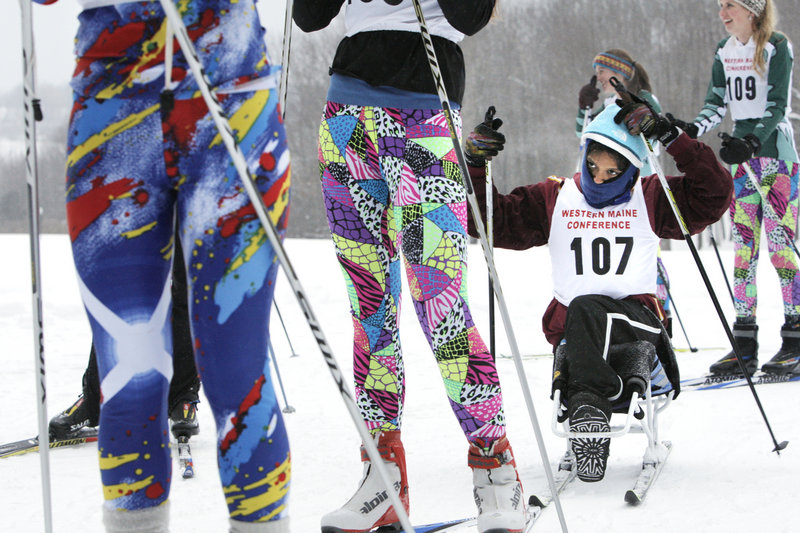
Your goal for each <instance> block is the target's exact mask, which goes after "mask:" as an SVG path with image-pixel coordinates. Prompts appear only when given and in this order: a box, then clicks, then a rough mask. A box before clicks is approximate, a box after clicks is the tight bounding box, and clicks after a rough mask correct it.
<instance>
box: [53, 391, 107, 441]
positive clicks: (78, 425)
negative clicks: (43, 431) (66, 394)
mask: <svg viewBox="0 0 800 533" xmlns="http://www.w3.org/2000/svg"><path fill="white" fill-rule="evenodd" d="M91 403H92V402H91V401H87V400H86V397H85V396H84V395H83V394H81V395H80V396H78V399H77V400H76V401H75V403H73V404H72V405H70V406H69V407H68V408H67V409H65V410H64V411H62V412H60V413H59V414H57V415H56V416H54V417H53V418H51V419H50V439H58V440H62V439H69V438H73V437H75V436H77V435H78V434H80V432H81V430H82V429H83V428H88V427H92V428H93V427H97V424H99V422H100V407H99V406H98V405H95V406H94V409H93V408H92V407H91V406H90V404H91Z"/></svg>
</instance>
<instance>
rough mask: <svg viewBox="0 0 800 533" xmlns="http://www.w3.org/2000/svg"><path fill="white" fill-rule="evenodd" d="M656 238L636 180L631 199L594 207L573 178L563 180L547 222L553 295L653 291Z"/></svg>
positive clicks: (560, 298)
mask: <svg viewBox="0 0 800 533" xmlns="http://www.w3.org/2000/svg"><path fill="white" fill-rule="evenodd" d="M659 240H660V239H659V237H658V235H656V234H655V233H653V230H652V228H651V227H650V220H649V218H648V216H647V206H646V205H645V202H644V194H643V193H642V186H641V182H640V181H638V180H637V182H636V185H635V186H634V188H633V194H632V197H631V200H630V201H629V202H627V203H625V204H621V205H618V206H615V205H612V206H607V207H604V208H602V209H595V208H594V207H592V206H590V205H589V204H588V203H587V202H586V200H585V199H584V197H583V195H582V194H581V192H580V191H579V190H578V186H577V185H576V184H575V180H573V179H569V180H567V181H566V182H565V183H564V186H563V187H562V188H561V191H560V192H559V194H558V198H557V200H556V205H555V209H554V210H553V217H552V220H551V226H550V243H549V244H550V261H551V263H552V265H551V266H552V272H553V296H554V297H555V298H556V299H557V300H558V301H559V302H561V303H562V304H564V305H566V306H569V304H570V302H571V301H572V300H573V298H575V297H577V296H582V295H584V294H603V295H606V296H610V297H612V298H616V299H621V298H625V297H626V296H630V295H632V294H653V293H655V290H656V268H657V267H656V261H657V259H658V244H659Z"/></svg>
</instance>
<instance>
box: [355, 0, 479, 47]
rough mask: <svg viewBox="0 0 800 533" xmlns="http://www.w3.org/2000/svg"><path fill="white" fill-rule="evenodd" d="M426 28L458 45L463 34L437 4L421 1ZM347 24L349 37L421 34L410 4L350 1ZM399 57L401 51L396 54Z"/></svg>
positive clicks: (392, 0)
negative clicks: (372, 33) (391, 32)
mask: <svg viewBox="0 0 800 533" xmlns="http://www.w3.org/2000/svg"><path fill="white" fill-rule="evenodd" d="M420 7H422V14H423V15H424V16H425V24H426V25H427V26H428V32H429V33H430V34H431V35H437V36H439V37H445V38H446V39H450V40H451V41H453V42H455V43H457V42H460V41H462V40H463V39H464V34H463V33H461V32H460V31H458V30H457V29H455V28H454V27H452V26H451V25H450V23H449V22H447V19H446V18H445V17H444V14H443V13H442V9H441V8H440V7H439V2H438V0H420ZM344 24H345V28H346V31H347V33H346V35H347V36H348V37H350V36H352V35H355V34H356V33H359V32H362V31H376V30H398V31H411V32H415V33H419V22H418V21H417V15H416V13H415V12H414V4H413V2H412V1H411V0H347V8H346V10H345V16H344ZM397 53H398V54H401V53H402V50H398V51H397Z"/></svg>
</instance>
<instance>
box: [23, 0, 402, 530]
mask: <svg viewBox="0 0 800 533" xmlns="http://www.w3.org/2000/svg"><path fill="white" fill-rule="evenodd" d="M21 1H24V0H21ZM159 2H160V4H161V7H162V8H163V9H164V13H165V15H166V19H167V22H168V23H169V24H171V25H172V29H173V31H174V32H175V37H176V38H177V40H178V44H180V47H181V50H182V51H183V55H184V56H185V57H186V62H187V63H188V64H189V68H190V70H191V71H192V76H193V77H194V79H195V81H196V82H197V86H198V87H199V88H200V92H201V93H202V95H203V100H205V102H206V105H207V106H208V111H209V114H210V115H211V117H212V119H213V120H214V123H215V124H216V126H217V129H218V130H219V134H220V137H221V139H222V141H223V143H224V144H225V148H226V150H227V151H228V155H229V156H230V158H231V162H232V163H233V165H234V167H235V168H236V172H237V173H238V175H239V179H240V180H241V182H242V185H243V186H244V188H245V191H246V192H247V196H248V197H249V198H250V202H251V203H252V204H253V209H254V210H255V212H256V214H257V215H258V219H259V220H260V221H261V225H262V226H263V228H264V232H265V233H266V234H267V238H268V239H269V242H270V244H271V245H272V248H273V250H274V252H275V255H276V257H277V258H278V261H279V262H280V264H281V266H282V267H283V271H284V273H285V274H286V278H287V279H288V280H289V284H290V285H291V287H292V290H293V291H294V294H295V297H296V298H297V302H298V304H299V305H300V307H301V309H302V310H303V314H304V315H305V317H306V321H307V322H308V326H309V328H311V332H312V333H313V334H314V338H315V339H316V340H317V345H318V346H319V349H320V352H322V356H323V358H324V359H325V363H326V364H327V365H328V370H329V371H330V373H331V377H333V380H334V382H335V383H336V387H337V389H338V390H339V394H340V395H341V397H342V401H344V404H345V407H346V408H347V411H348V413H349V414H350V417H351V418H352V420H353V424H354V425H355V426H356V430H357V431H358V433H359V436H360V437H361V440H362V443H363V445H364V449H365V450H366V452H367V455H368V456H369V458H370V462H371V465H372V466H373V467H375V469H376V470H377V472H378V476H379V477H380V478H381V481H383V484H384V486H385V487H386V492H387V493H388V495H389V500H390V501H391V502H392V506H393V507H394V510H395V512H396V513H397V517H398V520H399V522H400V523H401V525H402V527H403V530H404V531H405V533H414V528H413V527H412V525H411V521H410V520H409V518H408V513H406V510H405V508H404V507H403V504H402V502H401V501H400V497H399V496H398V495H397V492H395V490H394V489H393V486H392V483H391V482H390V481H389V474H388V472H387V470H386V466H385V465H384V464H383V461H382V460H381V455H380V452H379V451H378V448H377V446H376V445H375V441H374V440H373V438H372V436H371V435H370V433H369V431H368V430H367V426H366V424H365V423H364V421H363V420H362V418H361V414H360V413H359V411H358V407H357V406H356V403H355V400H354V399H353V396H352V395H351V394H350V392H349V391H348V390H347V386H346V385H345V382H344V376H343V375H342V371H341V368H340V367H339V363H338V362H337V361H336V357H335V356H334V354H333V350H331V347H330V345H329V344H328V341H327V339H326V338H325V334H324V333H323V332H322V327H321V326H320V324H319V321H318V320H317V317H316V315H315V314H314V311H313V310H312V309H311V304H310V302H309V301H308V296H307V293H306V291H305V290H304V289H303V286H302V284H301V283H300V278H298V277H297V273H296V272H295V270H294V267H293V266H292V263H291V262H290V261H289V256H288V255H287V254H286V249H285V248H284V246H283V243H282V242H281V239H280V236H279V235H278V232H277V230H276V229H275V226H274V225H273V224H272V220H270V218H269V214H268V213H267V207H266V206H265V205H264V200H263V198H262V197H261V195H260V194H259V192H258V190H257V189H256V186H255V184H254V183H253V179H252V176H251V175H250V169H249V168H248V167H247V161H246V159H245V157H244V154H243V153H242V150H241V148H240V147H239V145H238V144H237V142H236V137H235V136H234V134H233V130H232V129H231V126H230V123H229V121H228V117H227V116H226V115H225V111H224V110H223V109H222V106H221V105H220V103H219V100H217V96H216V93H214V92H213V91H212V90H211V83H210V82H209V81H208V77H206V74H205V71H204V70H203V66H202V65H201V63H200V58H199V56H198V55H197V51H196V50H195V47H194V43H192V40H191V39H190V38H189V33H188V31H187V30H186V26H185V25H184V24H183V20H182V19H181V16H180V13H179V12H178V9H177V8H176V7H175V4H174V3H173V2H174V0H159Z"/></svg>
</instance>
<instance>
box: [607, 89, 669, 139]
mask: <svg viewBox="0 0 800 533" xmlns="http://www.w3.org/2000/svg"><path fill="white" fill-rule="evenodd" d="M616 104H617V105H618V106H620V108H621V109H620V110H619V111H618V112H617V114H616V115H614V122H616V123H617V124H619V123H621V122H625V127H626V128H628V131H629V132H631V133H632V134H633V135H639V133H643V134H644V136H645V137H648V138H654V139H657V140H658V141H659V142H660V143H661V144H663V145H667V144H669V143H671V142H672V141H674V140H675V139H676V138H677V137H678V135H680V132H679V131H678V128H676V127H675V126H673V125H672V124H671V123H670V121H669V120H667V119H666V118H664V117H662V116H661V115H659V114H658V113H656V112H655V111H653V108H652V107H650V104H648V103H647V102H646V101H644V100H642V99H641V98H639V97H638V96H636V95H633V94H631V93H627V98H626V99H625V100H622V99H618V100H617V101H616Z"/></svg>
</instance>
